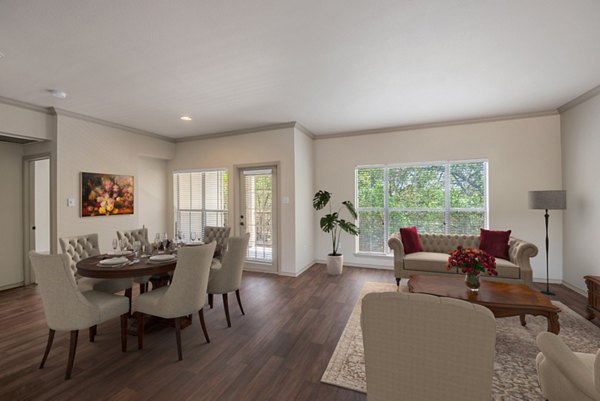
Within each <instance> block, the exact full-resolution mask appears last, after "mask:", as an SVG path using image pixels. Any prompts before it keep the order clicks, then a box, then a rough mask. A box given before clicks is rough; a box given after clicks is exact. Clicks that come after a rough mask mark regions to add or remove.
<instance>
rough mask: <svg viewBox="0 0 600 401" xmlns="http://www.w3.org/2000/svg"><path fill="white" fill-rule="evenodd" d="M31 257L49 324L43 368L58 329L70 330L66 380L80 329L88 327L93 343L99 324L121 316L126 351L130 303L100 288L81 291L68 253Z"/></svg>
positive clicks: (68, 377) (122, 337)
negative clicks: (98, 289)
mask: <svg viewBox="0 0 600 401" xmlns="http://www.w3.org/2000/svg"><path fill="white" fill-rule="evenodd" d="M29 260H30V261H31V266H32V267H33V271H34V272H35V277H36V280H37V283H38V286H39V289H40V294H41V297H42V305H43V308H44V314H45V316H46V322H47V324H48V328H49V331H48V342H47V344H46V350H45V352H44V357H43V358H42V363H41V364H40V367H39V368H40V369H42V368H43V367H44V364H45V363H46V359H47V358H48V354H49V353H50V349H51V348H52V342H53V340H54V333H55V332H56V331H70V332H71V340H70V345H69V359H68V363H67V373H66V375H65V380H68V379H70V378H71V372H72V370H73V362H74V361H75V351H76V349H77V338H78V335H79V330H82V329H86V328H87V329H89V337H90V342H94V336H95V335H96V326H97V325H98V324H100V323H103V322H105V321H107V320H110V319H113V318H115V317H117V316H121V350H122V351H123V352H126V351H127V315H128V311H129V303H128V301H127V298H125V297H122V296H120V295H113V294H107V293H105V292H100V291H93V290H92V291H86V292H83V293H82V292H81V290H80V289H79V287H78V285H77V283H76V282H75V277H74V276H73V274H72V271H71V267H70V261H69V256H68V255H67V254H61V255H42V254H39V253H36V252H34V251H30V252H29Z"/></svg>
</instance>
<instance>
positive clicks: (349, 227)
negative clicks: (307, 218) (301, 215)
mask: <svg viewBox="0 0 600 401" xmlns="http://www.w3.org/2000/svg"><path fill="white" fill-rule="evenodd" d="M330 200H331V193H330V192H327V191H323V190H320V191H318V192H317V193H316V194H315V196H314V198H313V207H314V208H315V210H321V209H323V208H324V207H326V206H327V205H329V213H327V214H326V215H325V216H323V217H321V221H320V225H321V230H323V232H326V233H331V242H332V245H333V252H332V253H330V255H331V256H337V255H339V253H338V248H339V246H340V236H341V235H342V231H344V232H347V233H348V234H350V235H354V236H356V235H358V234H359V229H358V227H356V225H355V224H354V223H352V222H350V221H347V220H344V219H342V218H340V213H341V212H342V210H347V211H348V213H350V215H351V216H352V217H353V218H354V219H355V220H356V218H357V215H356V210H355V209H354V205H353V204H352V202H350V201H344V202H342V206H340V208H339V209H338V211H337V212H334V211H333V209H332V207H331V203H329V201H330Z"/></svg>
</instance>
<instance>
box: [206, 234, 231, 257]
mask: <svg viewBox="0 0 600 401" xmlns="http://www.w3.org/2000/svg"><path fill="white" fill-rule="evenodd" d="M230 232H231V227H214V226H206V227H204V239H203V242H204V243H205V244H209V243H211V242H213V241H216V242H217V247H216V249H215V255H214V257H215V258H217V259H218V260H219V261H221V260H222V259H223V255H224V254H225V252H226V251H227V246H228V243H229V233H230Z"/></svg>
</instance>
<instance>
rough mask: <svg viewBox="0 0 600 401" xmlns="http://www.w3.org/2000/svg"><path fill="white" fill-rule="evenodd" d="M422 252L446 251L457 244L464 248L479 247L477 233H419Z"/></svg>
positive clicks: (453, 248)
mask: <svg viewBox="0 0 600 401" xmlns="http://www.w3.org/2000/svg"><path fill="white" fill-rule="evenodd" d="M419 238H421V245H422V246H423V252H438V253H448V252H451V251H453V250H455V249H456V248H457V247H458V246H459V245H462V246H463V247H464V248H479V234H478V235H465V234H455V235H450V234H419Z"/></svg>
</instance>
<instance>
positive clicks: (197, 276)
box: [135, 242, 216, 361]
mask: <svg viewBox="0 0 600 401" xmlns="http://www.w3.org/2000/svg"><path fill="white" fill-rule="evenodd" d="M215 246H216V243H215V242H211V243H210V244H207V245H200V246H187V247H183V248H181V249H179V250H178V251H177V266H176V267H175V272H174V274H173V278H172V280H171V285H169V286H165V287H160V288H157V289H153V290H152V291H150V292H146V293H144V294H141V295H140V296H139V297H138V298H137V311H136V314H135V315H136V319H137V322H138V333H137V337H138V348H139V349H143V348H144V315H152V316H158V317H161V318H164V319H174V320H175V339H176V340H177V355H178V357H179V360H180V361H181V360H182V359H183V356H182V351H181V318H182V317H185V316H189V315H191V314H193V313H196V312H198V316H199V317H200V324H201V325H202V331H203V332H204V338H206V342H207V343H209V342H210V339H209V337H208V331H207V330H206V324H205V323H204V312H203V309H202V308H203V307H204V303H205V301H206V288H207V285H208V275H209V270H210V265H211V261H212V256H213V253H214V251H215Z"/></svg>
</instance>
